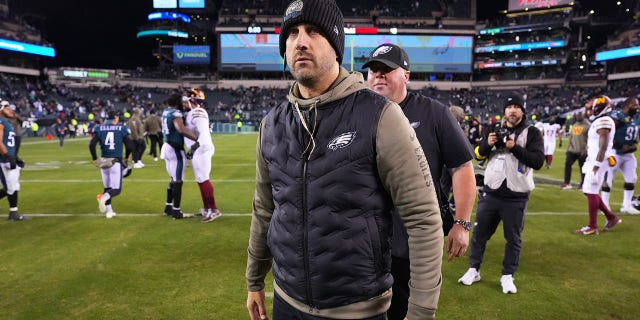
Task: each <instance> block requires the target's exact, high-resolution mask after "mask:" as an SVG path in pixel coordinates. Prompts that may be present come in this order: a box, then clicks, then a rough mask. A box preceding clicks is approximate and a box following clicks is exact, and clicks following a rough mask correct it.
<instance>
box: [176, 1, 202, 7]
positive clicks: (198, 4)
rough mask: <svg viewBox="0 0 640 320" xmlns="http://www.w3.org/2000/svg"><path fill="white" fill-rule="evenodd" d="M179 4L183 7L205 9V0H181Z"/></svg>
mask: <svg viewBox="0 0 640 320" xmlns="http://www.w3.org/2000/svg"><path fill="white" fill-rule="evenodd" d="M178 6H180V8H183V9H204V0H179V1H178Z"/></svg>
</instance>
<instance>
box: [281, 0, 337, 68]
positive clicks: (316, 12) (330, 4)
mask: <svg viewBox="0 0 640 320" xmlns="http://www.w3.org/2000/svg"><path fill="white" fill-rule="evenodd" d="M300 23H308V24H313V25H316V26H318V27H319V28H320V30H321V31H322V33H323V35H324V37H325V38H327V40H328V41H329V43H330V44H331V46H332V47H333V50H335V51H336V55H337V56H338V63H340V64H342V56H343V55H344V21H343V18H342V12H341V11H340V8H338V5H337V4H336V2H335V0H295V1H293V2H291V4H289V6H288V7H287V10H286V11H285V12H284V17H283V19H282V25H281V26H280V56H281V57H284V53H285V51H286V42H287V36H288V35H289V28H291V27H292V26H294V25H297V24H300ZM285 63H286V61H285Z"/></svg>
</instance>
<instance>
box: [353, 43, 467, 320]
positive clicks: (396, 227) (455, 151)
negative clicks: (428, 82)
mask: <svg viewBox="0 0 640 320" xmlns="http://www.w3.org/2000/svg"><path fill="white" fill-rule="evenodd" d="M409 63H410V62H409V56H408V55H407V53H406V52H405V51H404V49H402V48H400V47H398V46H396V45H394V44H383V45H380V46H378V47H377V48H376V49H374V50H373V51H372V52H371V55H370V57H369V60H368V61H367V62H366V63H365V64H364V65H363V66H362V68H368V69H369V72H368V76H367V85H368V86H369V89H371V90H373V91H375V92H377V93H379V94H381V95H383V96H385V97H387V98H388V99H389V100H391V101H393V102H395V103H397V104H399V105H400V107H401V108H402V111H403V112H404V114H405V116H406V117H407V118H408V119H409V123H410V124H411V126H412V127H413V128H414V130H415V132H416V135H417V137H418V141H420V145H421V146H422V148H423V150H424V153H425V155H426V156H427V161H428V163H429V169H430V170H431V177H432V178H433V181H436V182H439V181H440V179H441V176H442V173H443V172H442V171H443V168H444V169H445V170H451V176H452V185H453V194H454V198H455V199H456V217H455V222H456V223H455V224H454V225H453V227H452V228H451V230H444V231H445V234H447V233H449V234H448V237H447V238H448V239H447V253H448V260H451V259H453V258H454V257H460V256H463V255H464V253H465V252H466V251H467V247H468V246H469V231H470V230H471V221H470V220H471V210H473V204H474V201H475V195H476V182H475V175H474V172H473V164H472V163H471V160H472V159H473V151H472V149H471V146H470V145H469V144H468V143H467V138H466V137H465V135H464V132H463V131H462V130H461V129H460V125H459V124H458V121H459V119H460V115H458V118H457V119H456V118H454V116H453V114H452V113H451V112H450V111H449V110H448V108H447V107H446V106H444V105H443V104H442V103H440V102H438V101H436V100H433V99H431V98H429V97H426V96H424V95H422V94H419V93H413V92H411V93H410V92H408V91H407V83H408V82H409V77H410V71H409ZM460 111H462V108H460ZM462 116H463V117H464V113H462ZM435 189H436V194H437V195H438V202H439V205H440V208H441V209H440V210H446V209H447V208H446V207H448V206H449V195H448V194H445V193H444V191H443V190H442V188H441V185H440V184H439V183H436V184H435ZM447 212H448V210H447ZM452 220H453V218H452ZM443 223H444V225H447V223H445V218H444V217H443ZM391 274H392V275H393V279H394V283H393V297H392V299H391V307H390V308H389V310H388V311H387V316H388V317H389V319H390V320H396V319H399V320H402V319H404V318H405V316H406V315H407V306H408V304H409V301H408V299H409V282H410V280H411V279H410V277H409V274H410V260H409V246H408V234H407V230H406V228H405V227H404V225H403V223H402V219H401V218H400V216H399V215H398V214H397V212H394V214H393V238H392V243H391Z"/></svg>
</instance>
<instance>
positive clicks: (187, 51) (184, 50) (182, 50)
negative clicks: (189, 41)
mask: <svg viewBox="0 0 640 320" xmlns="http://www.w3.org/2000/svg"><path fill="white" fill-rule="evenodd" d="M210 62H211V49H210V47H209V46H173V63H174V64H209V63H210Z"/></svg>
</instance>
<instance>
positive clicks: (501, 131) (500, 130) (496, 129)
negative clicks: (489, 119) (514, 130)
mask: <svg viewBox="0 0 640 320" xmlns="http://www.w3.org/2000/svg"><path fill="white" fill-rule="evenodd" d="M491 132H493V133H495V134H496V139H497V140H496V143H495V144H494V146H495V147H496V148H498V149H500V148H504V147H505V143H506V142H507V140H508V139H509V135H510V134H511V131H510V130H509V128H507V127H503V126H502V125H501V124H500V123H496V124H494V125H493V128H492V130H491Z"/></svg>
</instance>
